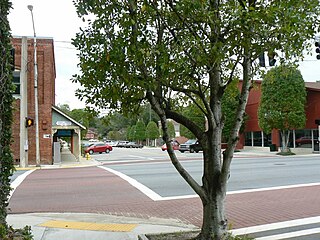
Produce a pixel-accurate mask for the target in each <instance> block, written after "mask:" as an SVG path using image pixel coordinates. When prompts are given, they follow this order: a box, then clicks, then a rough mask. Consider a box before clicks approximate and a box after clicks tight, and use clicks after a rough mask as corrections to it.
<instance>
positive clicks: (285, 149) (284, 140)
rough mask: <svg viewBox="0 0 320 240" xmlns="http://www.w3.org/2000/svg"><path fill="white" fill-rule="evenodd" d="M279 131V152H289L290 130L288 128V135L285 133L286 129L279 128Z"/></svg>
mask: <svg viewBox="0 0 320 240" xmlns="http://www.w3.org/2000/svg"><path fill="white" fill-rule="evenodd" d="M280 133H281V142H282V147H281V152H283V153H287V152H290V149H289V148H288V144H289V137H290V130H288V135H287V134H286V130H281V131H280Z"/></svg>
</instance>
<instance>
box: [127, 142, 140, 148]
mask: <svg viewBox="0 0 320 240" xmlns="http://www.w3.org/2000/svg"><path fill="white" fill-rule="evenodd" d="M125 147H126V148H143V145H142V144H140V143H136V142H128V143H127V144H126V145H125Z"/></svg>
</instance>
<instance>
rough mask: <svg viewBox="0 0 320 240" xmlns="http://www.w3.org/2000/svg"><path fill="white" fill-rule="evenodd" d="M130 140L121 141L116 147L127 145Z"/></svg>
mask: <svg viewBox="0 0 320 240" xmlns="http://www.w3.org/2000/svg"><path fill="white" fill-rule="evenodd" d="M128 142H129V141H119V142H118V144H117V145H116V147H126V145H127V143H128Z"/></svg>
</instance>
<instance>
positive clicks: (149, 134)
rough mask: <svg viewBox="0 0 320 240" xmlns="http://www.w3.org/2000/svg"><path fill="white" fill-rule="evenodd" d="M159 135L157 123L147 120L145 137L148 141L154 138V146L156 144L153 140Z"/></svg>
mask: <svg viewBox="0 0 320 240" xmlns="http://www.w3.org/2000/svg"><path fill="white" fill-rule="evenodd" d="M159 136H160V131H159V128H158V125H157V124H156V123H155V122H154V121H151V122H149V123H148V125H147V128H146V138H147V139H148V140H149V141H152V140H154V144H153V145H154V146H155V145H156V144H155V140H156V139H157V138H159ZM149 144H150V142H149Z"/></svg>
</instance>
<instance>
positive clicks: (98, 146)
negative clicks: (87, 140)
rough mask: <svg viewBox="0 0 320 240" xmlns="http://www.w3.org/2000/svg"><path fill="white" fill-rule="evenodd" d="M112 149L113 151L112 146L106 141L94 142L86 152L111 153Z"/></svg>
mask: <svg viewBox="0 0 320 240" xmlns="http://www.w3.org/2000/svg"><path fill="white" fill-rule="evenodd" d="M110 151H112V147H111V146H109V145H108V144H105V143H93V144H91V145H89V146H88V147H87V148H86V149H85V150H84V152H85V153H89V154H93V153H96V152H98V153H103V152H105V153H109V152H110Z"/></svg>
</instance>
